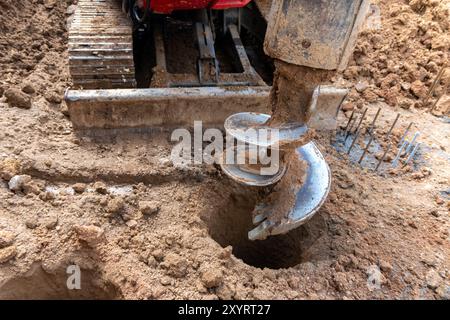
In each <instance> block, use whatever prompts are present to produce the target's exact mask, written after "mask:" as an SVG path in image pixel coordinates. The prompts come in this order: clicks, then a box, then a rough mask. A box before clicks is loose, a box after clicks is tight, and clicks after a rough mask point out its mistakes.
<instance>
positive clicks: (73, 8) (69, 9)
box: [66, 4, 77, 16]
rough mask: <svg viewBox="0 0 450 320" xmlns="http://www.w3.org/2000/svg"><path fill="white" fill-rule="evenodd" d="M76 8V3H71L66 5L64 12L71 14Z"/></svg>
mask: <svg viewBox="0 0 450 320" xmlns="http://www.w3.org/2000/svg"><path fill="white" fill-rule="evenodd" d="M76 9H77V5H76V4H71V5H70V6H68V7H67V10H66V14H67V15H68V16H71V15H72V14H74V13H75V10H76Z"/></svg>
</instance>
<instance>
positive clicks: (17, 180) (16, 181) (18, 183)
mask: <svg viewBox="0 0 450 320" xmlns="http://www.w3.org/2000/svg"><path fill="white" fill-rule="evenodd" d="M30 181H31V177H30V176H29V175H25V174H24V175H18V176H14V177H12V178H11V180H9V183H8V187H9V190H11V191H14V192H21V191H23V188H24V186H25V185H26V184H27V183H29V182H30Z"/></svg>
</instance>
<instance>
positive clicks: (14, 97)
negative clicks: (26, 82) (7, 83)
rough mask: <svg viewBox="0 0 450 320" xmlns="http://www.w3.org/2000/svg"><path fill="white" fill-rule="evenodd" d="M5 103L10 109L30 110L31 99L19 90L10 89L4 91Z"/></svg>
mask: <svg viewBox="0 0 450 320" xmlns="http://www.w3.org/2000/svg"><path fill="white" fill-rule="evenodd" d="M5 97H6V101H7V102H8V103H9V105H10V106H11V107H16V108H22V109H30V108H31V98H30V97H29V96H28V95H27V94H25V93H23V92H22V91H21V90H19V89H14V88H10V89H8V90H6V91H5Z"/></svg>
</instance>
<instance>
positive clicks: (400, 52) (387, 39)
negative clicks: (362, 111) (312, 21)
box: [344, 0, 450, 109]
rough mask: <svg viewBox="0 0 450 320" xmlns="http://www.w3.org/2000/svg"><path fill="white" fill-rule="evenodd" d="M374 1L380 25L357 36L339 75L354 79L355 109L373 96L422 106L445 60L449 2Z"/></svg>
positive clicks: (449, 41)
mask: <svg viewBox="0 0 450 320" xmlns="http://www.w3.org/2000/svg"><path fill="white" fill-rule="evenodd" d="M374 2H375V3H377V4H378V5H379V7H380V10H381V13H382V15H381V29H378V28H373V29H369V30H366V31H364V32H363V33H362V34H361V38H360V40H359V41H358V45H357V47H356V50H355V53H354V59H353V61H351V62H350V65H349V67H348V68H347V70H346V71H345V73H344V79H346V80H349V81H351V82H352V83H353V84H358V83H359V86H355V87H353V89H352V92H351V94H350V96H351V99H350V100H351V101H353V102H354V105H356V106H357V107H359V108H361V107H362V106H363V105H364V104H365V103H367V102H369V103H371V102H376V101H377V100H382V101H385V102H386V103H387V104H389V105H390V106H400V107H402V108H405V109H409V108H412V107H416V108H421V107H423V105H422V103H421V102H423V99H424V96H425V95H426V93H427V91H428V89H429V88H430V86H431V84H432V82H433V80H434V78H435V77H436V75H437V73H438V72H439V70H440V68H442V66H443V65H444V64H446V63H448V59H449V48H450V37H449V36H448V34H449V32H450V30H449V21H450V16H449V14H450V6H449V2H448V1H437V0H429V1H428V0H411V1H399V0H396V1H374ZM449 76H450V75H449ZM439 90H442V87H440V88H439V89H438V91H439Z"/></svg>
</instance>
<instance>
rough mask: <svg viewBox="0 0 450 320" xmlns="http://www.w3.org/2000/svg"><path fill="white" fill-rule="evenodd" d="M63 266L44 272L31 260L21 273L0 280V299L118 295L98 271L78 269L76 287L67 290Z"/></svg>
mask: <svg viewBox="0 0 450 320" xmlns="http://www.w3.org/2000/svg"><path fill="white" fill-rule="evenodd" d="M69 276H70V275H68V274H66V269H65V268H59V269H58V271H57V272H56V273H55V274H53V273H47V272H45V271H44V269H42V266H41V264H34V265H33V267H32V268H31V269H30V271H29V272H27V273H26V274H25V275H21V276H19V277H16V278H12V279H11V280H8V281H7V282H5V283H4V284H0V300H31V299H32V300H72V299H79V300H112V299H119V298H120V297H121V294H120V292H119V290H118V289H117V288H116V287H115V286H114V285H113V284H111V283H110V282H108V281H105V280H104V279H102V278H101V277H100V275H99V273H98V272H96V271H93V270H85V269H81V272H80V281H81V286H80V289H79V290H78V289H73V290H69V288H68V286H67V279H68V277H69Z"/></svg>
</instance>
